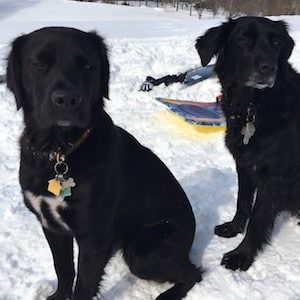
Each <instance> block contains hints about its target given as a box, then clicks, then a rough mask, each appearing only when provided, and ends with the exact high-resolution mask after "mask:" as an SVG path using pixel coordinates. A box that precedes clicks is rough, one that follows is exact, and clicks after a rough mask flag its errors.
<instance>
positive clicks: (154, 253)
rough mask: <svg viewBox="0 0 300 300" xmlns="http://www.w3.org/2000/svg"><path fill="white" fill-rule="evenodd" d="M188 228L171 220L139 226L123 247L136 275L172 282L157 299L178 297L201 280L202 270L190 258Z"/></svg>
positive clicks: (163, 299) (126, 258)
mask: <svg viewBox="0 0 300 300" xmlns="http://www.w3.org/2000/svg"><path fill="white" fill-rule="evenodd" d="M189 234H190V232H189V231H186V230H184V229H179V230H178V231H177V230H176V229H175V226H173V225H171V224H170V223H159V224H158V223H157V224H156V225H154V226H150V227H147V228H144V229H143V230H141V232H140V233H139V234H138V235H137V236H136V237H134V238H132V239H131V240H130V241H129V242H128V244H127V245H126V246H125V247H124V259H125V261H126V263H127V264H128V266H129V269H130V271H131V272H132V273H133V274H135V275H136V276H138V277H140V278H143V279H146V280H154V281H157V282H171V283H175V285H174V286H173V287H172V288H170V289H169V290H167V291H166V292H164V293H162V294H161V295H159V296H158V298H157V299H159V300H180V299H182V298H184V297H185V295H186V294H187V292H188V291H189V290H190V289H191V288H192V287H193V286H194V285H195V283H196V282H200V281H201V279H202V277H201V270H200V269H198V268H196V267H195V266H194V265H193V264H192V263H191V262H190V260H189V257H188V254H189V250H190V246H191V241H192V239H191V238H190V237H189ZM191 236H192V235H191Z"/></svg>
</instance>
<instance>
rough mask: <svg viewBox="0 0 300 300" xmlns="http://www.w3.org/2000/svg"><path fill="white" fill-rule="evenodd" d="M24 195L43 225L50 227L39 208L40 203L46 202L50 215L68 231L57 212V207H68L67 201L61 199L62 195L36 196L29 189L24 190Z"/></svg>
mask: <svg viewBox="0 0 300 300" xmlns="http://www.w3.org/2000/svg"><path fill="white" fill-rule="evenodd" d="M24 195H25V197H26V199H27V200H28V202H29V203H30V205H31V206H32V208H33V209H34V211H35V213H36V214H37V215H38V216H39V217H40V220H41V223H42V225H43V226H44V227H46V228H49V227H50V226H49V222H48V220H47V218H46V216H45V215H44V214H43V212H42V209H41V206H42V204H43V203H46V204H47V207H48V209H49V213H50V215H51V216H50V217H51V218H52V219H53V220H54V221H55V222H56V223H58V224H59V225H61V226H62V227H63V228H64V229H65V230H68V231H70V228H69V226H68V225H67V224H66V223H65V222H64V221H63V219H62V217H61V215H60V213H59V209H66V208H67V207H68V205H67V203H66V202H65V201H62V200H63V197H46V196H36V195H34V194H33V193H32V192H30V191H25V192H24Z"/></svg>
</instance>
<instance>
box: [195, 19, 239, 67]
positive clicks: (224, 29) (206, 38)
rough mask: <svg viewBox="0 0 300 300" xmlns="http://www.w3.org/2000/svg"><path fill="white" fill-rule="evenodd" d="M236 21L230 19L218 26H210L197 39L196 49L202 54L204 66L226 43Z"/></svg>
mask: <svg viewBox="0 0 300 300" xmlns="http://www.w3.org/2000/svg"><path fill="white" fill-rule="evenodd" d="M234 23H235V21H234V20H232V19H229V20H228V22H226V23H223V24H222V25H220V26H218V27H213V28H210V29H209V30H208V31H206V33H205V34H204V35H202V36H200V37H198V38H197V40H196V45H195V47H196V49H197V51H198V53H199V55H200V59H201V63H202V66H206V65H207V64H208V63H209V62H210V60H211V59H212V57H213V56H214V55H217V54H218V53H219V50H220V49H221V48H222V46H223V45H224V44H225V43H226V41H227V39H228V36H229V34H230V31H231V30H232V28H233V25H234Z"/></svg>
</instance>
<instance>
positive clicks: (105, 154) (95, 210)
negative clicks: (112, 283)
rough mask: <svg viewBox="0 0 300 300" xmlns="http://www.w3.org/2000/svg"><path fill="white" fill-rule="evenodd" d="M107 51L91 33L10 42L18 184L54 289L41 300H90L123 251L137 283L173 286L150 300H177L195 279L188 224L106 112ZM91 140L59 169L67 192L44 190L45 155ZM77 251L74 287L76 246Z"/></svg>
mask: <svg viewBox="0 0 300 300" xmlns="http://www.w3.org/2000/svg"><path fill="white" fill-rule="evenodd" d="M108 82H109V63H108V59H107V51H106V46H105V44H104V42H103V40H102V38H101V37H100V36H98V35H97V34H96V33H93V32H91V33H86V32H82V31H79V30H76V29H71V28H63V27H50V28H43V29H40V30H37V31H35V32H33V33H31V34H28V35H23V36H21V37H19V38H17V39H16V40H15V41H14V42H13V44H12V50H11V53H10V55H9V58H8V68H7V85H8V88H9V89H10V90H11V91H12V92H13V93H14V95H15V98H16V102H17V108H18V109H20V108H21V107H22V108H23V111H24V122H25V130H24V132H23V135H22V137H21V140H20V145H21V163H20V183H21V187H22V192H23V195H24V200H25V204H26V206H27V207H28V208H29V209H30V210H31V211H32V212H33V213H34V214H36V216H37V218H38V219H39V221H40V222H41V224H42V226H43V231H44V233H45V236H46V239H47V241H48V242H49V246H50V248H51V251H52V254H53V259H54V266H55V270H56V273H57V277H58V288H57V291H56V293H55V294H54V295H52V296H49V298H48V299H56V300H58V299H66V298H68V297H69V298H72V299H77V300H88V299H92V297H93V296H95V295H96V294H97V292H98V284H99V282H100V281H101V278H102V276H103V273H104V271H103V269H104V267H105V265H106V263H107V261H108V259H109V258H110V257H111V256H112V254H113V253H114V251H116V250H117V249H121V250H122V251H123V255H124V259H125V261H126V263H127V264H128V266H129V268H130V270H131V272H132V273H133V274H135V275H137V276H138V277H140V278H144V279H147V280H155V281H158V282H165V281H169V282H174V283H175V285H174V287H172V288H171V289H169V290H168V291H166V292H165V293H163V294H161V295H160V296H158V298H157V299H161V300H162V299H170V300H174V299H181V298H183V297H184V296H185V295H186V293H187V292H188V290H190V289H191V288H192V287H193V285H194V284H195V283H196V282H199V281H200V280H201V272H200V270H199V269H197V268H196V267H195V266H194V265H193V264H192V263H191V262H190V260H189V251H190V248H191V245H192V242H193V238H194V231H195V220H194V215H193V212H192V208H191V206H190V204H189V201H188V199H187V197H186V195H185V193H184V191H183V190H182V188H181V187H180V185H179V184H178V182H177V181H176V179H175V178H174V177H173V175H172V174H171V173H170V171H169V170H168V169H167V167H166V166H165V165H164V164H163V163H162V162H161V161H160V160H159V159H158V157H156V156H155V155H154V154H153V153H152V152H151V151H150V150H149V149H147V148H145V147H143V146H142V145H141V144H139V143H138V142H137V141H136V140H135V138H134V137H133V136H131V135H130V134H129V133H128V132H126V131H125V130H123V129H121V128H119V127H117V126H115V125H114V124H113V122H112V120H111V119H110V117H109V116H108V115H107V114H106V113H105V111H104V110H103V97H105V98H108ZM87 128H88V129H89V130H90V133H89V135H88V136H87V137H86V139H85V140H82V143H81V144H80V145H79V147H78V148H76V149H75V150H74V151H73V152H72V153H71V154H70V155H68V156H67V158H66V162H67V164H68V166H69V172H68V176H72V177H73V178H74V180H75V182H76V187H75V188H73V195H72V196H71V197H66V198H64V199H61V197H54V196H53V195H52V196H51V194H50V193H49V192H47V184H48V180H49V179H51V178H53V177H54V175H55V173H54V169H53V167H54V162H53V161H49V154H50V153H51V151H53V150H54V151H57V149H59V148H60V149H61V151H62V152H65V151H67V149H69V148H68V147H69V146H68V144H69V143H76V141H78V140H80V137H82V136H83V133H84V132H87V131H86V129H87ZM74 238H75V240H76V241H77V243H78V246H79V257H78V270H77V280H76V284H75V287H74V289H73V280H74V276H75V270H74V264H73V239H74Z"/></svg>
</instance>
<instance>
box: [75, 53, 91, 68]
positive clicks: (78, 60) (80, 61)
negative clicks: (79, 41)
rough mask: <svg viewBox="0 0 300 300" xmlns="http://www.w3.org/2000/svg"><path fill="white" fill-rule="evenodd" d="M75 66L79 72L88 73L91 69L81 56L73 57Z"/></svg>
mask: <svg viewBox="0 0 300 300" xmlns="http://www.w3.org/2000/svg"><path fill="white" fill-rule="evenodd" d="M75 64H76V65H77V67H78V68H79V69H81V70H85V71H89V70H91V69H92V65H91V64H90V63H89V62H88V60H87V59H86V58H85V57H83V56H77V57H75Z"/></svg>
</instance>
